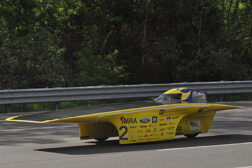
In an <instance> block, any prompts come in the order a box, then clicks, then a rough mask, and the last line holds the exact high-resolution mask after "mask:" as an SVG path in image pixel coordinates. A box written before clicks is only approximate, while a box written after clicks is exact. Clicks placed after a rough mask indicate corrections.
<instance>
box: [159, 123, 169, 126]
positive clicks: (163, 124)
mask: <svg viewBox="0 0 252 168" xmlns="http://www.w3.org/2000/svg"><path fill="white" fill-rule="evenodd" d="M165 125H167V123H162V124H159V126H165Z"/></svg>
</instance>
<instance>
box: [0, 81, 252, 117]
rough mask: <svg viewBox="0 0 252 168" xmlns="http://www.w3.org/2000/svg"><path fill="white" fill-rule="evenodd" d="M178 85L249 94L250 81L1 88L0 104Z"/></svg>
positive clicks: (134, 93) (141, 92) (140, 92)
mask: <svg viewBox="0 0 252 168" xmlns="http://www.w3.org/2000/svg"><path fill="white" fill-rule="evenodd" d="M178 87H188V88H196V89H199V90H204V91H207V92H208V94H215V95H220V94H234V93H252V80H250V81H220V82H190V83H189V82H188V83H169V84H140V85H117V86H88V87H68V88H44V89H15V90H0V104H5V105H7V106H6V107H7V108H6V109H7V110H6V111H7V112H8V111H9V109H8V108H9V107H8V105H10V104H19V103H45V102H64V101H77V100H99V99H115V98H139V97H153V96H158V95H160V94H161V93H163V92H164V91H166V90H169V89H171V88H178Z"/></svg>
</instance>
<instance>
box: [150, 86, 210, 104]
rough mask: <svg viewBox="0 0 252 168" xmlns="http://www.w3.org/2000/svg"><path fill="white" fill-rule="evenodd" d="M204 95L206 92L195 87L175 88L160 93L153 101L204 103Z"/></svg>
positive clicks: (163, 102)
mask: <svg viewBox="0 0 252 168" xmlns="http://www.w3.org/2000/svg"><path fill="white" fill-rule="evenodd" d="M206 95H207V93H206V92H204V91H200V90H197V89H188V88H176V89H171V90H168V91H166V92H165V93H163V94H161V95H160V96H159V97H157V98H156V99H155V102H157V103H162V104H174V103H206V102H207V99H206Z"/></svg>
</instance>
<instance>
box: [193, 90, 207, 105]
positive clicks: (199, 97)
mask: <svg viewBox="0 0 252 168" xmlns="http://www.w3.org/2000/svg"><path fill="white" fill-rule="evenodd" d="M192 102H197V103H206V102H207V100H206V93H204V92H197V91H193V92H192Z"/></svg>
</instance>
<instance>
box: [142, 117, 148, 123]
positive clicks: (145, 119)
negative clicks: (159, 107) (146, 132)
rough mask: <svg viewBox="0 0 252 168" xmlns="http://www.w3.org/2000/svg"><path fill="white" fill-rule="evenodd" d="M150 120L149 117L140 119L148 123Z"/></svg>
mask: <svg viewBox="0 0 252 168" xmlns="http://www.w3.org/2000/svg"><path fill="white" fill-rule="evenodd" d="M148 122H150V119H149V118H142V119H141V120H140V123H148Z"/></svg>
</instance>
